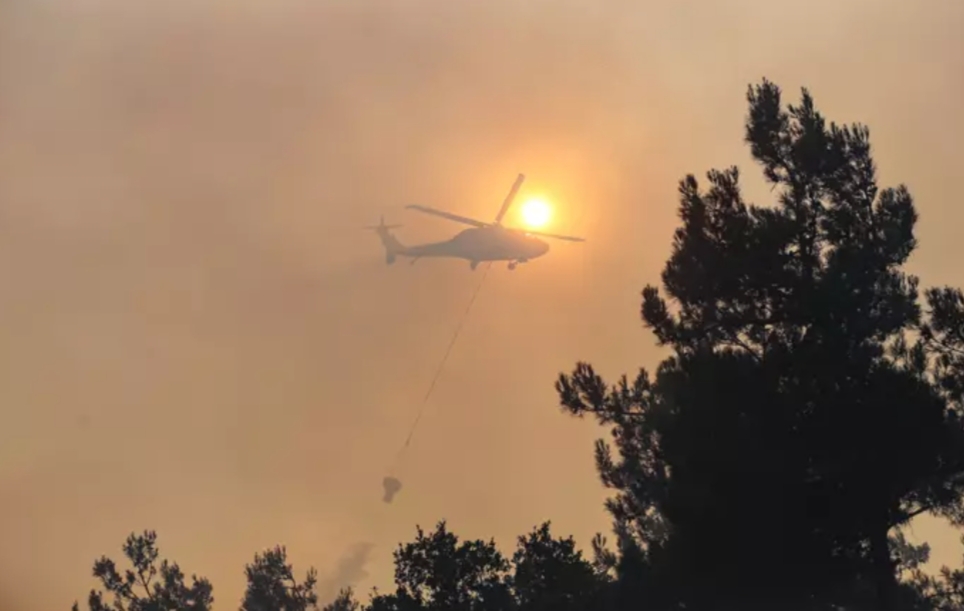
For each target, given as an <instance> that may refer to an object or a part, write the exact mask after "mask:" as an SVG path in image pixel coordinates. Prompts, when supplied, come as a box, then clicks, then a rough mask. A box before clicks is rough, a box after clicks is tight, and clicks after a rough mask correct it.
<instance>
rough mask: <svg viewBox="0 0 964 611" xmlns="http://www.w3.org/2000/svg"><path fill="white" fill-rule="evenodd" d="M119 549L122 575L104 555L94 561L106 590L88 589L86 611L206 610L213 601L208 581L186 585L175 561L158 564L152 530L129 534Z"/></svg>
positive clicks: (99, 579) (157, 553) (77, 609)
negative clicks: (127, 565) (125, 564)
mask: <svg viewBox="0 0 964 611" xmlns="http://www.w3.org/2000/svg"><path fill="white" fill-rule="evenodd" d="M123 551H124V556H126V557H127V559H128V561H130V563H131V568H130V569H126V570H124V572H123V574H122V573H121V572H120V571H118V570H117V565H116V564H115V563H114V561H113V560H111V559H110V558H108V557H106V556H104V557H102V558H100V560H98V561H97V562H95V563H94V571H93V573H94V577H95V578H96V579H97V580H98V581H100V583H101V586H102V587H103V588H104V590H105V591H106V592H105V591H98V590H91V592H90V595H89V596H88V597H87V605H88V608H89V609H90V611H210V609H211V605H212V604H213V603H214V596H213V588H212V587H211V584H210V582H208V580H206V579H204V578H200V579H199V578H197V577H192V578H191V581H192V583H191V585H190V586H188V585H186V584H185V583H184V574H183V573H182V572H181V569H180V568H179V567H178V566H177V564H175V563H172V562H168V561H167V560H163V561H161V562H160V564H158V558H159V551H158V548H157V534H156V533H154V532H153V531H145V532H144V533H142V534H131V535H130V536H129V537H128V538H127V541H126V542H125V543H124V547H123ZM108 599H110V600H108ZM73 609H74V611H79V609H80V606H79V605H77V603H74V607H73Z"/></svg>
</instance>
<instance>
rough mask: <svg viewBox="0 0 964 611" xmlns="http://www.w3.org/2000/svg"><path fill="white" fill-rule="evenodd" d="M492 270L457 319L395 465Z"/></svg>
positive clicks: (413, 433) (486, 273)
mask: <svg viewBox="0 0 964 611" xmlns="http://www.w3.org/2000/svg"><path fill="white" fill-rule="evenodd" d="M491 268H492V262H491V261H489V262H487V263H486V265H485V270H484V271H483V272H482V278H481V279H480V280H479V283H478V284H477V285H476V286H475V291H474V292H473V293H472V298H471V299H469V304H468V305H467V306H466V308H465V311H464V312H463V313H462V317H461V318H460V319H459V324H458V326H457V327H456V328H455V333H454V334H453V335H452V339H451V341H449V345H448V348H446V349H445V354H444V355H443V356H442V360H441V362H440V363H439V366H438V369H436V370H435V375H434V376H433V377H432V382H431V384H429V386H428V391H427V392H426V393H425V396H424V397H423V398H422V404H421V406H419V408H418V414H417V415H416V416H415V421H414V422H412V426H411V427H410V428H409V430H408V436H407V437H406V438H405V443H404V444H403V445H402V447H401V449H400V450H399V451H398V454H397V455H396V456H395V464H396V465H397V464H398V462H399V461H400V460H401V458H402V456H403V455H404V454H405V450H407V449H408V446H409V444H411V443H412V437H413V436H414V435H415V429H417V428H418V423H419V422H420V421H421V419H422V414H424V413H425V406H426V405H427V404H428V400H429V398H430V397H431V396H432V392H433V391H434V390H435V385H436V384H437V383H438V380H439V378H440V377H441V376H442V370H443V369H445V363H446V362H447V361H448V360H449V355H450V354H452V348H454V347H455V342H456V341H458V339H459V334H460V333H462V326H463V325H464V324H465V320H466V319H467V318H468V317H469V312H470V311H471V310H472V305H473V304H474V303H475V299H476V298H477V297H478V296H479V292H480V291H481V290H482V285H483V284H484V283H485V278H486V276H488V275H489V269H491Z"/></svg>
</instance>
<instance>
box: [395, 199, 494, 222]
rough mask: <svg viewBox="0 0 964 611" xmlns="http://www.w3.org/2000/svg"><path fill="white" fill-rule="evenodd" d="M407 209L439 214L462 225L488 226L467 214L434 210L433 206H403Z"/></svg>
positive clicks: (434, 214)
mask: <svg viewBox="0 0 964 611" xmlns="http://www.w3.org/2000/svg"><path fill="white" fill-rule="evenodd" d="M405 207H406V208H408V209H409V210H418V211H419V212H424V213H425V214H431V215H433V216H440V217H442V218H443V219H448V220H450V221H455V222H456V223H462V224H463V225H471V226H473V227H479V228H482V227H488V225H489V224H488V223H483V222H482V221H477V220H475V219H470V218H469V217H467V216H459V215H458V214H452V213H451V212H445V211H444V210H436V209H435V208H429V207H428V206H419V205H417V204H412V205H410V206H405Z"/></svg>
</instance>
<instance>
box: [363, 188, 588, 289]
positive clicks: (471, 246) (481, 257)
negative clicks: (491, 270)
mask: <svg viewBox="0 0 964 611" xmlns="http://www.w3.org/2000/svg"><path fill="white" fill-rule="evenodd" d="M524 180H525V175H523V174H519V175H518V177H516V179H515V182H514V183H513V184H512V188H511V189H510V190H509V194H508V195H506V197H505V200H504V201H503V202H502V207H501V208H499V213H498V214H497V215H496V216H495V221H493V222H491V223H486V222H484V221H479V220H476V219H472V218H468V217H465V216H460V215H458V214H452V213H451V212H445V211H444V210H437V209H435V208H430V207H428V206H419V205H414V204H413V205H409V206H406V208H407V209H409V210H416V211H418V212H422V213H425V214H431V215H433V216H438V217H441V218H444V219H448V220H450V221H455V222H457V223H462V224H463V225H469V226H471V229H464V230H462V231H460V232H459V233H457V234H456V235H455V236H454V237H452V238H451V239H449V240H445V241H442V242H432V243H428V244H416V245H412V246H405V245H403V244H402V243H401V242H399V241H398V239H397V238H396V237H395V236H394V235H393V234H392V232H391V230H392V229H397V228H399V227H401V225H386V224H385V218H384V217H382V219H381V220H380V222H379V224H378V225H373V226H369V227H367V229H372V230H374V231H375V232H376V233H377V234H378V237H379V239H380V240H381V242H382V246H383V247H384V248H385V263H387V264H388V265H391V264H393V263H395V261H396V259H397V258H398V257H407V258H410V259H411V260H412V261H411V264H412V265H414V264H415V263H416V262H417V261H418V260H419V259H422V258H451V259H464V260H466V261H468V262H469V267H470V268H471V269H473V270H474V269H476V268H477V267H478V266H479V263H482V262H485V261H508V263H509V269H510V270H512V269H515V268H516V266H517V265H518V264H519V263H526V262H528V261H530V260H532V259H535V258H537V257H541V256H542V255H544V254H546V253H547V252H549V244H548V243H547V242H545V241H544V240H541V239H539V238H551V239H554V240H566V241H569V242H584V241H585V240H584V239H583V238H577V237H573V236H566V235H556V234H553V233H544V232H540V231H532V230H529V229H516V228H511V227H504V226H503V225H502V217H504V216H505V214H506V212H508V210H509V208H510V207H511V206H512V202H513V201H514V200H515V197H516V194H517V193H518V192H519V187H521V186H522V182H523V181H524Z"/></svg>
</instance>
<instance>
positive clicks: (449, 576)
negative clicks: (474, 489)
mask: <svg viewBox="0 0 964 611" xmlns="http://www.w3.org/2000/svg"><path fill="white" fill-rule="evenodd" d="M416 530H417V533H416V537H415V541H413V542H411V543H407V544H405V545H399V547H398V549H397V550H396V551H395V586H396V588H395V593H393V594H389V595H378V594H376V595H375V596H374V597H373V599H372V604H371V609H372V611H388V610H395V611H407V610H410V609H412V610H414V609H424V610H427V611H443V610H444V611H506V610H507V609H509V607H510V605H511V600H512V596H511V590H510V584H509V580H508V575H509V562H508V561H507V560H506V559H505V557H504V556H503V555H502V553H501V552H499V550H498V548H497V547H496V545H495V542H494V541H481V540H476V541H460V540H459V538H458V536H456V535H455V534H454V533H452V532H450V531H449V530H448V527H447V525H446V523H445V522H444V521H441V522H439V523H438V525H437V526H436V528H435V530H434V531H433V532H432V533H429V534H426V533H425V532H424V531H423V530H422V528H421V527H417V528H416Z"/></svg>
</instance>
